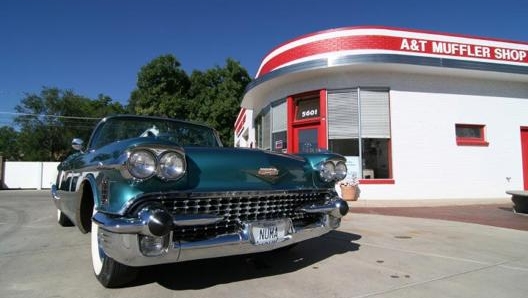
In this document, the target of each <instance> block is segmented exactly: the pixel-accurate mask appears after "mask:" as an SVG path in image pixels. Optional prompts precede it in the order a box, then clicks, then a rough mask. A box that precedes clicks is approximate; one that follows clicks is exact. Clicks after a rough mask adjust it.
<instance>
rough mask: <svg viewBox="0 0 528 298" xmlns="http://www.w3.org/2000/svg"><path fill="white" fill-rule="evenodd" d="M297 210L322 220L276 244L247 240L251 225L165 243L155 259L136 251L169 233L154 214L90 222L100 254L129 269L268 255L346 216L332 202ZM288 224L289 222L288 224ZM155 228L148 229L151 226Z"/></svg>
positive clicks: (185, 220)
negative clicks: (147, 239)
mask: <svg viewBox="0 0 528 298" xmlns="http://www.w3.org/2000/svg"><path fill="white" fill-rule="evenodd" d="M299 210H301V211H303V212H307V213H321V214H323V216H322V220H320V221H318V222H317V223H315V224H312V225H309V226H293V227H292V228H291V229H290V230H289V234H288V236H287V237H284V239H283V240H282V241H280V242H276V243H271V244H264V245H256V244H254V243H253V241H252V239H251V231H250V229H251V225H250V224H249V223H246V224H244V227H243V229H242V230H241V231H240V232H238V233H232V234H224V235H219V236H216V237H214V238H210V239H205V240H198V241H189V242H186V241H179V240H177V239H176V240H175V241H172V242H170V243H169V245H168V248H167V249H166V250H164V251H163V253H161V254H160V255H157V256H145V255H144V254H143V253H142V252H141V249H140V244H139V242H140V241H139V235H146V236H153V237H164V236H166V235H167V234H168V235H170V238H169V239H172V232H170V229H168V228H167V229H161V230H160V229H157V228H156V227H157V226H158V225H159V222H160V221H163V220H165V219H163V217H164V216H161V217H160V216H158V215H159V214H156V212H157V211H159V210H155V211H149V210H145V211H144V212H142V213H140V216H139V218H134V219H130V218H123V217H112V216H109V215H107V214H104V213H100V212H96V213H95V214H94V216H93V218H92V220H93V222H94V223H95V224H97V225H98V226H99V227H100V229H99V233H100V234H99V237H100V239H102V241H100V244H101V245H102V248H103V250H104V252H105V253H106V254H107V255H108V256H110V257H111V258H113V259H114V260H116V261H118V262H120V263H122V264H126V265H129V266H150V265H157V264H165V263H175V262H182V261H189V260H197V259H206V258H216V257H224V256H232V255H242V254H250V253H258V252H264V251H270V250H274V249H277V248H281V247H284V246H288V245H292V244H294V243H297V242H301V241H304V240H307V239H311V238H315V237H318V236H321V235H323V234H326V233H328V232H330V231H331V230H333V229H336V228H338V227H339V224H340V222H341V217H343V216H344V215H346V214H347V213H348V204H347V203H346V202H345V201H343V200H341V199H339V198H336V199H334V200H332V201H331V202H330V203H328V204H325V205H309V206H304V207H302V208H300V209H299ZM221 220H222V218H221V217H218V216H214V215H209V214H202V215H194V216H182V217H173V218H172V221H171V222H170V223H169V222H165V223H164V224H166V225H168V226H169V227H172V226H193V225H207V224H211V223H215V222H218V221H221ZM290 223H291V221H290ZM153 225H154V226H155V228H152V226H153Z"/></svg>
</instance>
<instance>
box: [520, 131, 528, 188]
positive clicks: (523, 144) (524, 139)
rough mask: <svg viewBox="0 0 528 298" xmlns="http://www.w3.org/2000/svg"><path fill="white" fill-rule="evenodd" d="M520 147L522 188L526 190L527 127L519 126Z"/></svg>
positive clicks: (527, 172)
mask: <svg viewBox="0 0 528 298" xmlns="http://www.w3.org/2000/svg"><path fill="white" fill-rule="evenodd" d="M521 148H522V150H521V151H522V167H523V177H524V189H525V190H528V127H523V128H521Z"/></svg>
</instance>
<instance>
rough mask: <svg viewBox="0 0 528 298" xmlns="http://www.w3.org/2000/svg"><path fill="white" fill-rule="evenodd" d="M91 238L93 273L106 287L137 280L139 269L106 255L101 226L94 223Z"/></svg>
mask: <svg viewBox="0 0 528 298" xmlns="http://www.w3.org/2000/svg"><path fill="white" fill-rule="evenodd" d="M90 238H91V241H90V242H91V245H90V246H91V251H92V267H93V271H94V273H95V276H96V277H97V280H99V282H100V283H101V284H102V285H103V286H104V287H106V288H116V287H120V286H123V285H125V284H127V283H129V282H131V281H133V280H134V279H136V276H137V273H138V271H139V270H138V268H135V267H130V266H127V265H123V264H121V263H119V262H117V261H115V260H114V259H112V258H110V257H109V256H107V255H106V254H105V252H104V250H103V249H102V247H101V239H100V237H99V226H97V225H96V224H95V223H94V222H93V221H92V229H91V235H90Z"/></svg>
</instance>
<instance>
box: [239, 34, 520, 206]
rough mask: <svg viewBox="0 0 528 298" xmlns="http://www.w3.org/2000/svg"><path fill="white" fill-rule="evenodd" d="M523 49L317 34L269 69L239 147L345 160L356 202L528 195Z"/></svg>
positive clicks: (268, 63) (284, 49)
mask: <svg viewBox="0 0 528 298" xmlns="http://www.w3.org/2000/svg"><path fill="white" fill-rule="evenodd" d="M527 55H528V43H523V42H515V41H507V40H498V39H489V38H476V37H469V36H461V35H453V34H443V33H435V32H424V31H415V30H402V29H395V28H386V27H351V28H340V29H335V30H328V31H322V32H316V33H313V34H309V35H305V36H301V37H299V38H297V39H294V40H291V41H288V42H286V43H284V44H282V45H280V46H278V47H277V48H275V49H273V50H272V51H271V52H270V53H269V54H268V55H266V56H265V57H264V59H263V60H262V63H261V65H260V68H259V70H258V73H257V74H256V77H255V79H254V81H253V82H252V83H251V84H250V85H249V86H248V88H247V90H246V93H245V95H244V98H243V101H242V104H241V110H240V113H239V115H238V118H237V121H236V123H235V146H237V147H252V148H260V149H264V150H271V151H276V152H287V153H300V152H314V151H316V150H321V149H327V150H330V151H334V152H337V153H340V154H342V155H344V156H346V158H347V166H348V171H349V174H348V175H349V177H352V176H355V177H357V178H359V180H360V188H361V191H362V192H361V198H360V199H455V198H481V199H486V198H502V197H506V196H507V195H506V194H505V191H506V190H515V189H516V190H521V189H528V57H527Z"/></svg>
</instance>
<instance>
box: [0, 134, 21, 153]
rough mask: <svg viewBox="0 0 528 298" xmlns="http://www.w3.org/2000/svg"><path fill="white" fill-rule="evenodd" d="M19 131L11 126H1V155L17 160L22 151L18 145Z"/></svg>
mask: <svg viewBox="0 0 528 298" xmlns="http://www.w3.org/2000/svg"><path fill="white" fill-rule="evenodd" d="M17 138H18V133H17V131H16V130H15V129H14V128H12V127H10V126H2V127H0V156H2V157H4V158H5V159H6V160H17V159H18V158H19V155H20V152H19V150H18V146H17Z"/></svg>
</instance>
